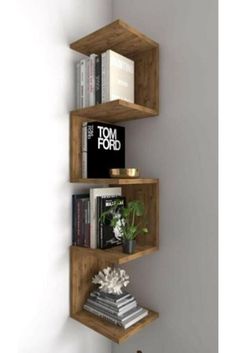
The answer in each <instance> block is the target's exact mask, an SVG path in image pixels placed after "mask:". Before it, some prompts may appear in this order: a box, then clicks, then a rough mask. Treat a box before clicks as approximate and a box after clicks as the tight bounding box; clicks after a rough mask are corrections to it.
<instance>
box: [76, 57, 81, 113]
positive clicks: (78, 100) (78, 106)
mask: <svg viewBox="0 0 236 353" xmlns="http://www.w3.org/2000/svg"><path fill="white" fill-rule="evenodd" d="M75 98H76V99H75V100H76V108H80V104H81V97H80V62H78V63H77V64H76V97H75Z"/></svg>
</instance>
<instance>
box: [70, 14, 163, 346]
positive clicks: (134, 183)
mask: <svg viewBox="0 0 236 353" xmlns="http://www.w3.org/2000/svg"><path fill="white" fill-rule="evenodd" d="M70 48H71V49H73V50H76V51H78V52H80V53H82V54H85V55H90V54H92V53H95V54H101V53H103V52H105V51H106V50H107V49H112V50H114V51H116V52H118V53H120V54H122V55H125V56H127V57H129V58H130V59H132V60H134V62H135V103H129V102H126V101H123V100H120V99H118V100H115V101H111V102H108V103H103V104H97V105H95V106H91V107H87V108H82V109H76V110H73V111H72V112H71V113H70V182H72V183H81V184H90V185H93V184H95V185H113V186H114V185H119V186H121V189H122V195H124V196H125V197H126V200H127V201H131V200H140V201H142V202H143V203H144V206H145V210H146V211H147V215H146V221H147V224H148V229H149V233H148V234H147V235H146V236H145V237H140V236H139V237H137V248H136V251H135V253H133V254H131V255H129V254H125V253H123V252H122V249H121V247H115V248H111V249H107V250H101V249H90V248H82V247H77V246H71V247H70V316H71V317H72V318H73V319H75V320H77V321H79V322H80V323H82V324H84V325H86V326H88V327H90V328H91V329H93V330H95V331H97V332H99V333H100V334H102V335H104V336H106V337H107V338H109V339H111V340H112V341H114V342H116V343H121V342H123V341H125V340H126V339H128V338H129V337H130V336H132V335H134V334H135V333H137V332H138V331H140V330H141V329H142V328H143V327H144V326H146V325H147V324H149V323H151V322H153V321H154V320H155V319H157V318H158V316H159V314H158V313H157V312H155V311H153V310H150V309H148V311H149V313H148V316H147V317H145V318H144V319H142V320H140V321H139V322H138V323H136V324H135V325H133V326H131V327H130V328H128V329H123V328H120V327H118V326H115V325H113V324H111V323H109V322H107V321H105V320H104V319H101V318H99V317H97V316H95V315H92V314H90V313H89V312H87V311H85V310H83V305H84V303H85V302H86V300H87V298H88V296H89V294H90V292H91V290H92V289H93V285H92V283H91V280H92V277H93V276H94V274H96V273H97V272H98V271H99V270H101V269H103V268H104V267H107V266H113V265H122V264H125V263H128V262H130V261H134V260H136V259H141V258H142V257H143V256H147V255H151V254H154V253H155V252H156V251H157V250H158V248H159V180H158V179H155V178H139V179H110V178H106V179H83V178H82V155H81V134H82V123H83V122H86V121H94V120H95V121H96V120H97V121H104V122H109V123H118V122H125V121H129V120H134V119H143V118H149V117H154V116H157V115H158V112H159V45H158V43H156V42H155V41H153V40H152V39H150V38H148V37H147V36H146V35H144V34H142V33H140V32H139V31H137V30H136V29H134V28H132V27H130V26H129V25H128V24H126V23H125V22H123V21H121V20H117V21H115V22H113V23H111V24H109V25H107V26H105V27H103V28H101V29H99V30H97V31H95V32H93V33H91V34H89V35H87V36H86V37H84V38H82V39H79V40H77V41H75V42H73V43H72V44H71V45H70ZM144 224H145V223H144V222H143V225H144Z"/></svg>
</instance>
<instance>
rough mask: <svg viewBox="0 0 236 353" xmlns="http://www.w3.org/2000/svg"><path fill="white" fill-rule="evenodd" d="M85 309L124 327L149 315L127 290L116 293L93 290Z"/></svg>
mask: <svg viewBox="0 0 236 353" xmlns="http://www.w3.org/2000/svg"><path fill="white" fill-rule="evenodd" d="M84 309H85V310H87V311H89V312H90V313H92V314H94V315H96V316H99V317H101V318H103V319H105V320H108V321H110V322H111V323H113V324H114V325H117V326H120V327H123V328H124V329H127V328H129V327H130V326H132V325H134V324H136V323H137V322H138V321H140V320H142V319H143V318H144V317H146V316H147V315H148V311H147V310H146V309H144V308H142V307H141V306H138V304H137V302H136V300H135V298H134V297H133V296H132V295H131V294H129V293H127V292H126V293H123V294H120V295H116V294H108V293H103V292H100V291H93V292H92V293H91V294H90V296H89V298H88V299H87V301H86V304H85V305H84Z"/></svg>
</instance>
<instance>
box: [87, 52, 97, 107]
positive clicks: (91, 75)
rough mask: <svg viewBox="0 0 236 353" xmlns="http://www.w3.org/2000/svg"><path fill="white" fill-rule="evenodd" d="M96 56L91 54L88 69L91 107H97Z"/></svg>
mask: <svg viewBox="0 0 236 353" xmlns="http://www.w3.org/2000/svg"><path fill="white" fill-rule="evenodd" d="M96 56H97V55H96V54H91V55H90V57H89V68H88V75H89V78H88V79H89V84H88V90H89V106H92V105H95V58H96Z"/></svg>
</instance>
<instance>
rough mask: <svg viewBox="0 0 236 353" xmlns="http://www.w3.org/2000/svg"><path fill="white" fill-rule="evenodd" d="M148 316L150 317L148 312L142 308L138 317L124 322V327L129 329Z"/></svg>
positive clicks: (135, 316)
mask: <svg viewBox="0 0 236 353" xmlns="http://www.w3.org/2000/svg"><path fill="white" fill-rule="evenodd" d="M146 316H148V311H147V310H146V309H143V308H142V310H141V311H140V312H138V313H137V314H136V315H134V316H132V317H131V318H128V319H127V320H124V321H122V326H123V327H124V328H125V329H127V328H129V327H130V326H133V325H134V324H136V323H137V322H138V321H140V320H142V319H143V318H144V317H146Z"/></svg>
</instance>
